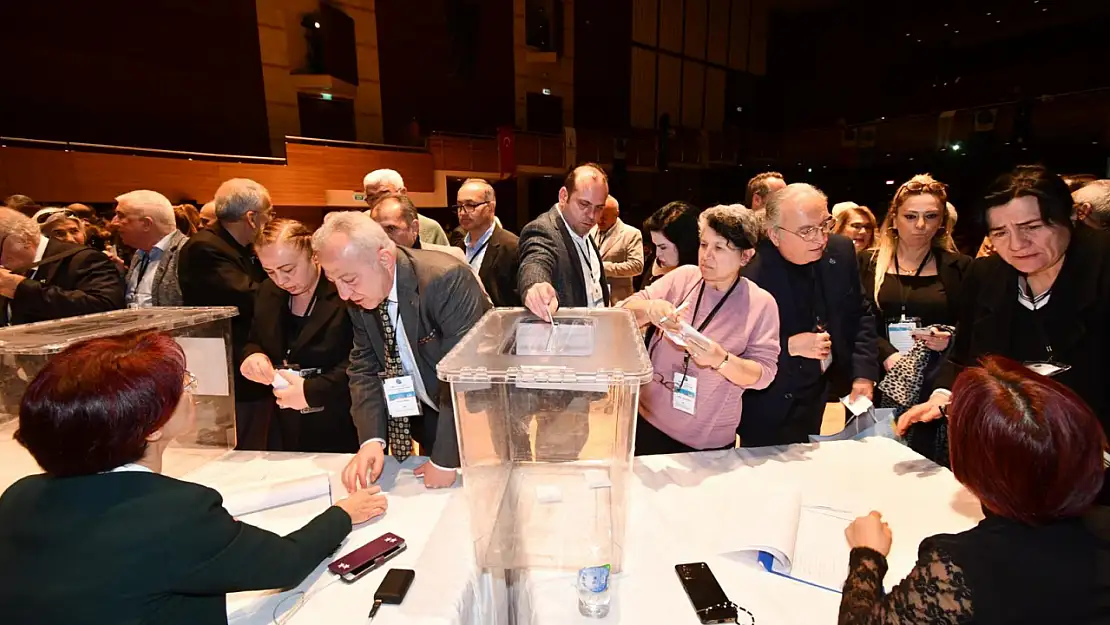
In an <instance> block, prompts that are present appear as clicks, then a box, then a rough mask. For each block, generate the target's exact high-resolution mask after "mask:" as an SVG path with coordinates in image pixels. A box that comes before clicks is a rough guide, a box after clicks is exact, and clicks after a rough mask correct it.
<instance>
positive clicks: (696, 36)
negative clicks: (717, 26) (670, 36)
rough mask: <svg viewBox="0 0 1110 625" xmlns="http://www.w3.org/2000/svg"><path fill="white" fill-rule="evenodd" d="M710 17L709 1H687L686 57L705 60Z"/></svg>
mask: <svg viewBox="0 0 1110 625" xmlns="http://www.w3.org/2000/svg"><path fill="white" fill-rule="evenodd" d="M708 17H709V4H708V0H686V47H685V49H686V56H688V57H690V58H694V59H704V58H705V36H706V19H708Z"/></svg>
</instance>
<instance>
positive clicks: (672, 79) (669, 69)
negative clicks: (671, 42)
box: [655, 54, 682, 126]
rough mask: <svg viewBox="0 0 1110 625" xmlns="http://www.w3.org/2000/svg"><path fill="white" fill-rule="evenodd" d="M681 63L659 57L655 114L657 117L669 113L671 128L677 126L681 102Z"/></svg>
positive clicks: (665, 57) (663, 55)
mask: <svg viewBox="0 0 1110 625" xmlns="http://www.w3.org/2000/svg"><path fill="white" fill-rule="evenodd" d="M681 75H682V61H680V60H679V59H678V58H677V57H673V56H668V55H666V54H660V55H659V93H658V98H659V99H658V102H657V103H656V108H655V112H656V115H657V116H661V115H663V113H669V114H670V116H671V126H678V125H679V119H678V116H679V113H680V111H679V108H680V102H681V101H682V78H681Z"/></svg>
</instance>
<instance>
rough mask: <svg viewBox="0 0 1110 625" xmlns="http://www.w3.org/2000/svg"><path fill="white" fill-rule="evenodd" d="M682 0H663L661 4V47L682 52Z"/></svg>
mask: <svg viewBox="0 0 1110 625" xmlns="http://www.w3.org/2000/svg"><path fill="white" fill-rule="evenodd" d="M682 18H683V14H682V0H661V2H660V5H659V47H660V48H663V49H664V50H670V51H671V52H682Z"/></svg>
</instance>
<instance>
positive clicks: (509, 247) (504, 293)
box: [457, 225, 521, 307]
mask: <svg viewBox="0 0 1110 625" xmlns="http://www.w3.org/2000/svg"><path fill="white" fill-rule="evenodd" d="M519 241H520V239H519V238H518V237H517V236H516V235H515V234H513V233H512V232H509V231H508V230H505V229H504V228H502V227H501V226H497V225H495V226H494V227H493V234H491V235H490V237H489V243H487V244H486V255H485V256H483V257H482V266H481V267H479V268H478V277H479V278H481V280H482V285H483V286H485V287H486V293H489V298H490V300H491V301H492V302H493V305H494V306H498V307H514V306H520V305H521V302H520V294H519V293H517V290H516V289H517V284H516V274H517V271H518V269H519V267H520V265H519V263H518V258H517V251H518V250H517V248H518V247H519V245H518V242H519ZM457 247H458V248H459V249H461V250H462V251H463V253H464V254H465V253H466V244H465V243H463V242H460V243H459V245H458V246H457Z"/></svg>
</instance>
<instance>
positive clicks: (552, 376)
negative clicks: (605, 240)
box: [436, 308, 652, 386]
mask: <svg viewBox="0 0 1110 625" xmlns="http://www.w3.org/2000/svg"><path fill="white" fill-rule="evenodd" d="M554 321H555V324H554V326H553V325H552V324H549V323H547V322H546V321H545V320H542V319H539V318H538V317H536V316H535V315H533V314H531V313H529V312H528V311H527V310H526V309H524V308H495V309H493V310H491V311H489V312H487V313H486V314H485V316H483V317H482V318H481V319H480V320H479V321H478V323H477V324H475V326H474V328H472V329H471V330H470V332H468V333H467V334H466V336H465V337H463V339H462V340H461V341H459V343H458V344H457V345H456V346H455V348H454V349H452V350H451V351H450V352H449V353H448V354H447V355H446V356H444V357H443V359H442V360H441V361H440V362H439V365H438V366H437V367H436V372H437V374H438V376H439V378H440V379H441V380H444V381H446V382H505V383H510V382H541V383H564V384H565V383H581V384H597V383H605V384H634V385H637V386H638V385H640V384H643V383H645V382H649V381H651V372H652V369H651V360H650V359H649V358H648V353H647V350H646V349H645V348H644V337H643V334H641V332H640V329H639V328H638V327H637V325H636V321H635V317H633V315H632V313H631V312H629V311H627V310H624V309H621V308H564V309H561V310H559V311H558V312H556V313H555V316H554Z"/></svg>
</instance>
